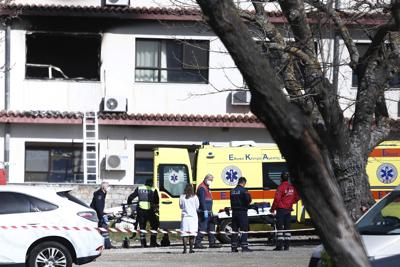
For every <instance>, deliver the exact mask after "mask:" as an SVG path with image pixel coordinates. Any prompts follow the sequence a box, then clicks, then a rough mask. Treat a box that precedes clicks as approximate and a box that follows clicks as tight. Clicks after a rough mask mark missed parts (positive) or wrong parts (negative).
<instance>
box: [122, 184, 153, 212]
mask: <svg viewBox="0 0 400 267" xmlns="http://www.w3.org/2000/svg"><path fill="white" fill-rule="evenodd" d="M136 197H138V198H139V208H140V209H142V210H151V209H155V206H156V205H158V204H159V202H160V199H159V197H158V193H157V190H156V189H155V188H154V187H151V186H147V185H141V186H139V187H137V188H136V189H135V191H133V193H132V194H130V195H129V197H128V204H129V205H130V204H132V201H133V200H134V199H135V198H136Z"/></svg>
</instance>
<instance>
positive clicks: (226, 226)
mask: <svg viewBox="0 0 400 267" xmlns="http://www.w3.org/2000/svg"><path fill="white" fill-rule="evenodd" d="M218 230H219V232H226V233H229V232H231V231H232V220H231V219H225V220H223V221H222V222H221V223H220V225H219V226H218ZM217 239H218V240H219V242H221V243H223V244H230V243H231V236H230V235H226V234H218V235H217Z"/></svg>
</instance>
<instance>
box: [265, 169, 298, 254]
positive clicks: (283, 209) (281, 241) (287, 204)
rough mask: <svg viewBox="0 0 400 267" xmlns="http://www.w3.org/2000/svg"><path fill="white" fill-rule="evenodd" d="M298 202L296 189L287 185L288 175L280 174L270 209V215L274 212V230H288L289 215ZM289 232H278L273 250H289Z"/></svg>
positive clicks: (286, 173)
mask: <svg viewBox="0 0 400 267" xmlns="http://www.w3.org/2000/svg"><path fill="white" fill-rule="evenodd" d="M297 201H299V195H298V193H297V190H296V188H295V187H294V186H293V185H291V184H290V183H289V173H288V172H282V174H281V184H280V185H279V186H278V188H277V189H276V193H275V198H274V203H273V204H272V207H271V209H270V212H271V213H272V214H275V211H276V228H277V229H278V231H279V230H290V214H291V212H292V206H293V204H295V203H297ZM290 238H291V234H290V232H278V234H277V242H276V248H274V250H283V249H284V250H289V244H290Z"/></svg>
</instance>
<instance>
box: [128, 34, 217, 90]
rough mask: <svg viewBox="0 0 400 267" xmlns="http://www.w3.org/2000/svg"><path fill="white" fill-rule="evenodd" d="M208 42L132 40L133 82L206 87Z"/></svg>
mask: <svg viewBox="0 0 400 267" xmlns="http://www.w3.org/2000/svg"><path fill="white" fill-rule="evenodd" d="M209 46H210V43H209V41H193V40H153V39H137V40H136V70H135V81H136V82H172V83H208V57H209V56H208V55H209V53H208V52H209Z"/></svg>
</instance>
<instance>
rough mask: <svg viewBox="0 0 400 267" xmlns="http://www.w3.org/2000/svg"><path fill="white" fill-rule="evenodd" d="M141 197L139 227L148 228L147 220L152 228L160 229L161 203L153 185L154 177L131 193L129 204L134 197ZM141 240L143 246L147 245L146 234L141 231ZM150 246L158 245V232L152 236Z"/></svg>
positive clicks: (138, 213) (138, 212) (138, 214)
mask: <svg viewBox="0 0 400 267" xmlns="http://www.w3.org/2000/svg"><path fill="white" fill-rule="evenodd" d="M136 197H138V198H139V203H138V210H137V220H138V221H139V227H140V229H142V230H146V225H147V222H149V223H150V227H151V230H155V231H157V230H158V227H159V225H160V222H159V219H158V216H157V215H156V210H157V209H158V205H159V197H158V192H157V190H156V189H155V188H154V187H153V181H152V179H148V180H147V181H146V183H145V184H144V185H141V186H139V187H137V188H136V189H135V191H134V192H133V193H132V194H130V195H129V197H128V204H129V205H130V204H132V201H133V199H135V198H136ZM140 242H141V245H142V247H146V246H147V243H146V234H145V233H140ZM150 246H151V247H158V246H159V245H158V244H157V233H152V234H151V237H150Z"/></svg>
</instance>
